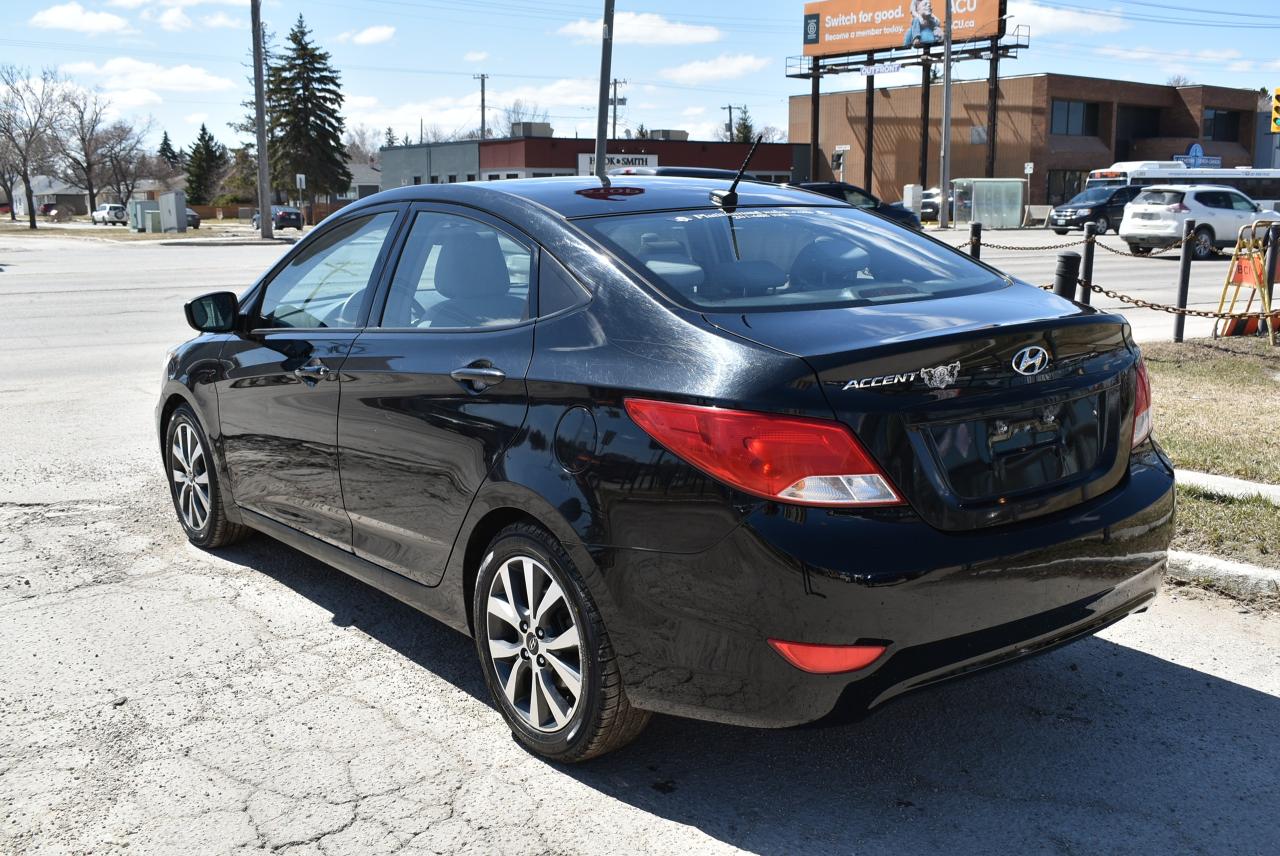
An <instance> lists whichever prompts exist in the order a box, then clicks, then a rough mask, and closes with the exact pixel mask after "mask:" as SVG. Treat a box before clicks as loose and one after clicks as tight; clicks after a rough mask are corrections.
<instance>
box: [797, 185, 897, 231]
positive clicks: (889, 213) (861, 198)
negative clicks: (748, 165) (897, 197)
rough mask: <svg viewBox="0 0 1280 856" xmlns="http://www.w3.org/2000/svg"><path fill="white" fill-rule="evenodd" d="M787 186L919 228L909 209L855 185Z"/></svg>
mask: <svg viewBox="0 0 1280 856" xmlns="http://www.w3.org/2000/svg"><path fill="white" fill-rule="evenodd" d="M788 186H790V187H798V188H800V189H801V190H809V191H812V192H814V193H821V194H822V195H823V196H830V197H831V198H832V199H839V200H841V201H844V202H848V203H849V204H850V205H852V206H853V207H855V208H861V209H862V210H863V211H871V212H873V213H875V214H879V215H880V216H881V217H888V218H889V219H890V220H892V221H894V222H895V223H901V224H902V225H903V226H910V227H911V228H912V229H919V228H921V226H920V218H919V217H917V216H916V215H915V213H914V212H913V211H911V209H909V208H906V207H904V206H903V205H902V203H901V202H893V203H888V202H883V201H881V200H880V198H879V197H877V196H875V195H874V194H872V193H869V192H867V191H865V190H863V189H862V188H861V187H858V186H857V185H856V184H849V183H848V182H845V181H802V182H799V183H798V184H792V185H788Z"/></svg>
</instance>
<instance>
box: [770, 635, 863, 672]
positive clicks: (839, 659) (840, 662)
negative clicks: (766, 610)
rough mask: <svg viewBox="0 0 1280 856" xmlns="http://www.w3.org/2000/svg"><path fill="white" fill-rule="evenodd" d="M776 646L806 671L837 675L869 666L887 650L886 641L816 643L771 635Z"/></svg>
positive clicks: (792, 663)
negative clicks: (871, 643)
mask: <svg viewBox="0 0 1280 856" xmlns="http://www.w3.org/2000/svg"><path fill="white" fill-rule="evenodd" d="M769 644H770V645H772V646H773V650H775V651H777V652H778V653H779V654H781V655H782V657H783V659H784V660H786V661H787V662H788V663H790V664H791V665H793V666H795V667H796V668H797V669H799V670H800V671H802V672H810V673H812V674H815V675H835V674H839V673H840V672H855V671H857V670H858V669H865V668H866V667H867V666H870V665H871V664H872V663H874V662H875V661H876V660H878V659H880V655H881V654H883V653H884V652H885V646H884V645H814V644H811V643H809V642H783V641H782V640H781V639H770V640H769Z"/></svg>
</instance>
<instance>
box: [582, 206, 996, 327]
mask: <svg viewBox="0 0 1280 856" xmlns="http://www.w3.org/2000/svg"><path fill="white" fill-rule="evenodd" d="M576 223H577V225H578V226H580V227H581V228H583V229H584V230H586V231H587V232H588V233H589V234H591V235H592V236H594V237H595V238H597V239H598V240H600V241H601V242H602V243H603V244H604V245H605V246H607V247H608V248H609V249H610V250H612V251H613V252H615V253H616V254H617V255H618V256H619V257H620V258H622V260H623V261H625V262H627V263H628V264H630V265H631V266H632V267H633V268H635V269H636V270H637V271H638V272H639V273H641V274H642V275H643V276H644V277H645V278H646V279H647V280H648V281H649V282H650V283H652V284H653V285H654V286H655V287H656V288H657V289H659V290H660V291H661V292H663V293H664V294H666V295H667V296H668V297H670V298H671V299H673V300H675V301H676V302H678V303H682V304H684V305H686V306H689V307H692V308H695V309H706V310H723V309H730V310H741V311H769V310H779V309H816V308H823V307H845V306H870V305H879V304H886V303H902V302H906V301H914V300H929V299H932V298H937V297H952V296H957V295H960V294H967V293H973V292H978V291H988V290H991V289H996V288H1000V287H1002V286H1003V285H1005V280H1003V279H1002V278H1001V277H999V276H998V275H997V274H996V273H994V272H993V271H991V270H990V269H989V268H986V267H983V266H982V265H980V264H977V263H976V262H973V261H971V260H970V259H969V258H968V257H966V256H964V255H962V254H960V253H957V252H954V251H953V250H951V249H950V248H949V247H946V246H943V245H941V244H939V243H937V242H935V241H931V240H929V239H928V238H925V237H923V236H921V235H919V234H917V233H916V232H914V231H910V230H907V229H905V228H903V227H902V226H899V225H896V224H894V223H891V222H888V221H885V220H883V219H881V218H879V217H876V216H874V215H870V214H866V213H864V212H861V211H858V210H857V209H853V208H818V207H813V208H809V207H794V208H790V207H785V208H738V209H737V210H736V211H734V212H733V213H730V212H729V211H727V210H723V209H719V208H708V209H700V210H694V211H664V212H649V213H642V214H621V215H613V216H606V217H592V218H586V219H582V220H578V221H576Z"/></svg>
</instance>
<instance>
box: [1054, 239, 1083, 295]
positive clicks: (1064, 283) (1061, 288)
mask: <svg viewBox="0 0 1280 856" xmlns="http://www.w3.org/2000/svg"><path fill="white" fill-rule="evenodd" d="M1079 281H1080V254H1079V253H1073V252H1071V251H1070V250H1068V251H1067V252H1064V253H1058V269H1057V271H1055V272H1054V274H1053V293H1054V294H1056V295H1058V296H1059V297H1065V298H1067V299H1068V300H1072V299H1074V298H1075V296H1076V284H1077V283H1078V282H1079Z"/></svg>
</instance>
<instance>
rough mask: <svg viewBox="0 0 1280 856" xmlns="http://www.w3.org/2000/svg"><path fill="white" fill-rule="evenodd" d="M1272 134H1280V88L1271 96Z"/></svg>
mask: <svg viewBox="0 0 1280 856" xmlns="http://www.w3.org/2000/svg"><path fill="white" fill-rule="evenodd" d="M1271 133H1273V134H1280V86H1277V87H1276V91H1275V93H1274V94H1273V95H1272V96H1271Z"/></svg>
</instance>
